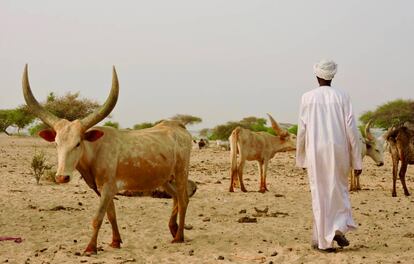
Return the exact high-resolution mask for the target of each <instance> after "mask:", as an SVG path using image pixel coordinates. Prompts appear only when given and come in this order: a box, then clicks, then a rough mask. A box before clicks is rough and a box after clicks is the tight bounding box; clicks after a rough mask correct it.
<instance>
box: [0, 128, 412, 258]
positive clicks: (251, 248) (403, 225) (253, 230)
mask: <svg viewBox="0 0 414 264" xmlns="http://www.w3.org/2000/svg"><path fill="white" fill-rule="evenodd" d="M35 150H36V151H40V150H44V151H46V153H47V156H48V157H49V162H50V163H55V162H56V158H55V149H54V146H53V144H50V143H46V142H44V141H42V140H41V139H38V138H26V137H14V136H13V137H8V136H6V135H3V134H0V177H1V181H0V182H1V188H0V236H16V237H21V238H22V239H23V242H22V243H15V242H13V241H1V242H0V263H4V262H9V263H270V262H273V263H414V198H413V196H411V197H405V196H404V195H403V191H402V188H401V184H400V182H398V190H397V192H398V197H397V198H393V197H391V186H392V180H391V179H392V175H391V167H392V165H391V163H390V157H389V155H388V154H387V157H386V164H385V166H383V167H376V166H375V165H374V164H373V162H372V161H371V160H370V159H368V158H367V159H365V160H364V171H363V174H362V176H361V182H362V187H363V190H362V191H360V192H356V193H352V194H351V199H352V205H353V214H354V218H355V221H356V222H357V223H358V225H359V229H358V230H357V231H356V232H353V233H349V234H348V236H347V237H348V239H349V240H350V241H351V246H349V247H348V248H346V249H343V250H340V251H339V252H338V253H331V254H327V253H320V252H317V251H314V250H312V249H311V247H310V238H311V232H312V215H311V203H310V202H311V201H310V192H309V186H308V179H307V175H306V174H305V172H304V171H302V170H301V169H297V168H295V167H294V153H280V154H277V155H276V157H275V158H274V159H273V160H272V161H271V163H270V166H269V171H268V188H269V190H270V191H269V192H267V193H265V194H261V193H258V192H257V190H258V188H259V183H258V178H259V177H258V172H257V168H256V164H255V163H252V162H249V163H248V165H247V167H246V170H245V171H246V173H245V178H246V184H247V188H248V190H249V191H250V192H248V193H241V192H240V190H236V192H235V193H229V192H228V187H229V186H228V185H229V179H228V171H229V152H227V151H224V150H218V149H216V148H214V147H210V148H209V149H203V150H198V149H194V150H193V152H192V156H191V170H190V178H191V179H193V180H194V181H196V182H198V187H199V188H198V190H197V193H196V194H195V195H194V196H193V197H192V198H191V199H190V204H189V208H188V211H187V218H186V220H187V221H186V223H187V225H191V226H192V229H190V230H186V231H185V236H186V242H185V243H183V244H171V243H170V241H171V239H172V237H171V235H170V233H169V230H168V224H167V223H168V219H169V215H170V212H171V200H168V199H155V198H150V197H122V196H117V198H118V200H116V201H115V204H116V208H117V215H118V224H119V226H120V230H121V236H122V239H123V241H124V243H123V244H122V248H121V249H113V248H111V247H110V246H109V242H110V241H111V228H110V224H109V223H108V221H107V220H106V219H105V220H104V224H103V225H102V228H101V231H100V233H99V235H100V236H99V238H98V246H99V247H100V248H101V251H99V252H98V255H96V256H92V257H86V256H79V253H82V252H83V250H84V249H85V247H86V244H87V243H88V241H89V238H90V235H91V232H92V227H91V219H92V217H93V215H94V214H95V212H96V209H97V206H98V197H97V196H96V194H95V193H94V192H93V191H92V190H91V189H89V188H88V187H87V185H86V184H85V183H84V181H83V180H82V179H80V178H79V177H75V179H74V180H73V181H71V182H70V183H68V184H64V185H56V184H52V183H49V182H47V181H45V180H41V184H40V185H36V183H35V179H34V177H33V175H32V173H31V169H30V163H31V158H32V156H33V154H34V152H35ZM413 181H414V166H413V167H410V168H409V170H408V173H407V182H408V187H409V189H410V190H411V192H412V193H414V182H413ZM255 207H257V208H258V209H264V208H266V207H268V208H269V213H268V215H270V216H266V217H257V223H238V219H239V218H241V217H243V216H250V217H252V216H253V214H255V213H256V212H255V209H254V208H255ZM56 208H57V209H59V208H60V209H64V210H53V209H56ZM242 210H246V213H240V211H242ZM272 213H273V216H271V215H272Z"/></svg>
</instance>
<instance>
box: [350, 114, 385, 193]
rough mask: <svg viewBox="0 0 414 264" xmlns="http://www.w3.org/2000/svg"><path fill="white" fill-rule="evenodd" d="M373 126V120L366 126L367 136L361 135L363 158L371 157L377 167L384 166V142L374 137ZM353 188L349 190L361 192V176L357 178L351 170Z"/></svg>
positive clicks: (360, 142)
mask: <svg viewBox="0 0 414 264" xmlns="http://www.w3.org/2000/svg"><path fill="white" fill-rule="evenodd" d="M371 125H372V120H370V121H369V122H368V123H367V124H366V125H365V136H364V137H363V136H362V135H360V137H359V144H361V157H362V158H364V157H365V156H368V157H370V158H371V159H372V160H373V161H374V162H375V164H376V165H377V166H382V165H384V140H383V139H382V138H381V137H379V138H376V137H374V135H372V133H371V131H370V129H371ZM350 173H351V186H350V188H349V190H351V191H358V190H361V185H360V183H359V177H360V175H358V176H356V175H355V174H354V172H353V171H352V170H351V172H350Z"/></svg>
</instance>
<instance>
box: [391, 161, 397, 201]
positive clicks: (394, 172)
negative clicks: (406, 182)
mask: <svg viewBox="0 0 414 264" xmlns="http://www.w3.org/2000/svg"><path fill="white" fill-rule="evenodd" d="M398 162H399V160H396V159H393V160H392V197H397V190H396V186H395V185H396V183H397V173H398Z"/></svg>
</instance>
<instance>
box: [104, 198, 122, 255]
mask: <svg viewBox="0 0 414 264" xmlns="http://www.w3.org/2000/svg"><path fill="white" fill-rule="evenodd" d="M106 216H107V217H108V220H109V222H110V223H111V226H112V243H111V247H113V248H121V243H122V239H121V235H120V234H119V229H118V224H117V222H116V212H115V204H114V200H113V199H112V200H111V201H109V204H108V209H107V210H106Z"/></svg>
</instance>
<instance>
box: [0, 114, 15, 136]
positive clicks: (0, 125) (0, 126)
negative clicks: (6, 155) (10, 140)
mask: <svg viewBox="0 0 414 264" xmlns="http://www.w3.org/2000/svg"><path fill="white" fill-rule="evenodd" d="M11 111H12V110H0V132H4V133H5V134H6V135H8V136H10V134H9V133H8V132H7V128H9V127H10V126H11V125H13V121H12V119H11V114H10V113H11Z"/></svg>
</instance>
